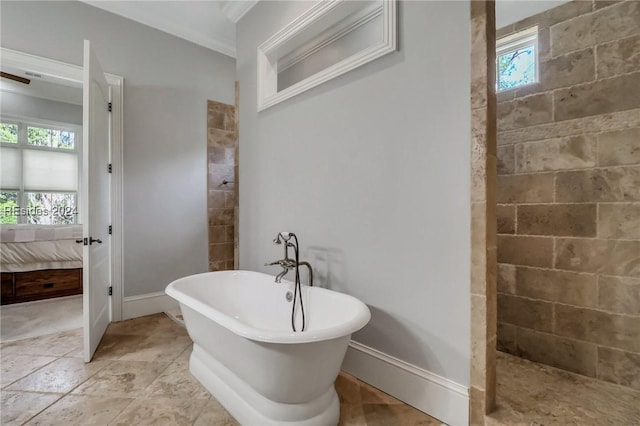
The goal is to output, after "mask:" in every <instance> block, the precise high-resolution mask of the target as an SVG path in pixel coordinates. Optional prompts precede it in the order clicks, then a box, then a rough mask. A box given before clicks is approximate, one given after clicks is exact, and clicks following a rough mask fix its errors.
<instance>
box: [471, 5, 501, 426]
mask: <svg viewBox="0 0 640 426" xmlns="http://www.w3.org/2000/svg"><path fill="white" fill-rule="evenodd" d="M495 34H496V32H495V3H494V2H493V1H472V2H471V387H470V390H469V399H470V401H469V424H472V425H483V424H484V421H485V414H486V413H490V412H491V411H493V409H494V408H495V397H496V269H497V260H496V252H497V249H496V199H495V187H496V95H495V85H496V83H495V73H494V63H495V52H496V43H495V41H496V39H495Z"/></svg>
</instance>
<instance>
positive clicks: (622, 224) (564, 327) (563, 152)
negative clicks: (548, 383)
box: [497, 1, 640, 389]
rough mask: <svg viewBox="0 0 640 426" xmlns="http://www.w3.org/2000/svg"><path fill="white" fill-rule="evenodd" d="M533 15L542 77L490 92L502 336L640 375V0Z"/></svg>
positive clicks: (523, 348) (567, 358) (570, 360)
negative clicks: (493, 95) (494, 119)
mask: <svg viewBox="0 0 640 426" xmlns="http://www.w3.org/2000/svg"><path fill="white" fill-rule="evenodd" d="M536 24H537V25H538V26H539V43H540V49H539V51H540V52H539V53H540V60H541V62H540V68H539V69H540V82H539V83H536V84H532V85H529V86H525V87H522V88H518V89H514V90H509V91H505V92H501V93H499V94H498V108H497V113H498V148H497V159H498V186H497V202H498V208H497V216H498V222H497V226H498V234H499V235H498V262H499V265H498V348H499V349H500V350H503V351H506V352H509V353H512V354H516V355H519V356H521V357H524V358H527V359H530V360H533V361H537V362H541V363H545V364H549V365H552V366H555V367H559V368H563V369H566V370H570V371H573V372H576V373H580V374H584V375H586V376H590V377H596V378H599V379H603V380H606V381H610V382H614V383H617V384H620V385H623V386H628V387H632V388H635V389H640V2H637V1H622V2H616V1H613V2H612V1H573V2H570V3H567V4H564V5H562V6H559V7H557V8H555V9H551V10H549V11H546V12H543V13H541V14H539V15H536V16H533V17H530V18H527V19H525V20H523V21H521V22H518V23H516V24H513V25H510V26H508V27H506V28H502V29H500V30H498V37H502V36H505V35H508V34H510V33H513V32H515V31H518V30H521V29H524V28H528V27H530V26H533V25H536Z"/></svg>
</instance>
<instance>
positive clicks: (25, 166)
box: [0, 118, 80, 225]
mask: <svg viewBox="0 0 640 426" xmlns="http://www.w3.org/2000/svg"><path fill="white" fill-rule="evenodd" d="M79 138H80V128H79V127H77V126H74V125H69V124H64V123H55V124H52V123H39V122H30V121H23V120H12V119H5V118H2V119H0V166H1V170H0V223H30V224H42V225H54V224H71V223H77V221H78V187H79V179H80V174H79V173H80V167H79V164H80V155H79V146H78V145H79Z"/></svg>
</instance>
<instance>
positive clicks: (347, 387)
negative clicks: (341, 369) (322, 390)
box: [335, 373, 362, 405]
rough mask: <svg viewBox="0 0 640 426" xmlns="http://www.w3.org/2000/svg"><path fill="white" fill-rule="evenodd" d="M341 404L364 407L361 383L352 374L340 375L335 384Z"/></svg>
mask: <svg viewBox="0 0 640 426" xmlns="http://www.w3.org/2000/svg"><path fill="white" fill-rule="evenodd" d="M335 388H336V392H337V393H338V396H339V397H340V403H341V404H352V405H354V404H355V405H362V397H361V395H360V382H359V381H358V379H356V378H355V377H353V376H351V375H350V374H345V373H340V374H339V375H338V378H337V379H336V382H335Z"/></svg>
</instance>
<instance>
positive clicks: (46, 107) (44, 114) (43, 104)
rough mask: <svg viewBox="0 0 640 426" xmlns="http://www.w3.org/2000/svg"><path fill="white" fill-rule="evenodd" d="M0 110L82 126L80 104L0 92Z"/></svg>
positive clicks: (15, 114) (9, 113) (16, 114)
mask: <svg viewBox="0 0 640 426" xmlns="http://www.w3.org/2000/svg"><path fill="white" fill-rule="evenodd" d="M0 112H1V113H2V114H8V115H13V116H19V117H21V118H23V117H27V118H39V119H41V120H51V121H59V122H61V123H70V124H77V125H79V126H82V106H80V105H73V104H68V103H65V102H58V101H52V100H49V99H41V98H34V97H32V96H26V95H21V94H19V93H10V92H2V93H0Z"/></svg>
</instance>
